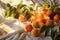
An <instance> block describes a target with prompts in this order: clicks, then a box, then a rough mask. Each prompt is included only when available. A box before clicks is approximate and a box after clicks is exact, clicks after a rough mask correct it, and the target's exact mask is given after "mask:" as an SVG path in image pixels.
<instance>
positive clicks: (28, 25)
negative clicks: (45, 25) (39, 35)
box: [24, 24, 33, 32]
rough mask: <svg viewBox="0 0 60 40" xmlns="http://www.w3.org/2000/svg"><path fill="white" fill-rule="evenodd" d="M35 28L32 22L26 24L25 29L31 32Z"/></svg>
mask: <svg viewBox="0 0 60 40" xmlns="http://www.w3.org/2000/svg"><path fill="white" fill-rule="evenodd" d="M32 29H33V27H32V25H31V24H26V25H25V28H24V30H25V31H28V32H30V31H31V30H32Z"/></svg>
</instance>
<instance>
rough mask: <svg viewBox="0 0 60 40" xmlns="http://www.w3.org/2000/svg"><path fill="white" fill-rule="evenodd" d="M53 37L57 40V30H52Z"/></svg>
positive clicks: (53, 39)
mask: <svg viewBox="0 0 60 40" xmlns="http://www.w3.org/2000/svg"><path fill="white" fill-rule="evenodd" d="M51 38H52V40H57V30H52V31H51Z"/></svg>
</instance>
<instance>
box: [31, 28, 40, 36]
mask: <svg viewBox="0 0 60 40" xmlns="http://www.w3.org/2000/svg"><path fill="white" fill-rule="evenodd" d="M38 35H39V32H38V30H36V29H32V31H31V36H34V37H37V36H38Z"/></svg>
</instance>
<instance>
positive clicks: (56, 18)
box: [53, 15, 60, 23]
mask: <svg viewBox="0 0 60 40" xmlns="http://www.w3.org/2000/svg"><path fill="white" fill-rule="evenodd" d="M53 19H54V21H55V22H57V23H58V22H59V20H60V16H59V15H55V16H54V18H53Z"/></svg>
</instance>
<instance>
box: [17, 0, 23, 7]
mask: <svg viewBox="0 0 60 40" xmlns="http://www.w3.org/2000/svg"><path fill="white" fill-rule="evenodd" d="M22 2H23V0H21V2H20V3H19V4H18V6H17V7H18V8H21V7H22Z"/></svg>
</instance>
